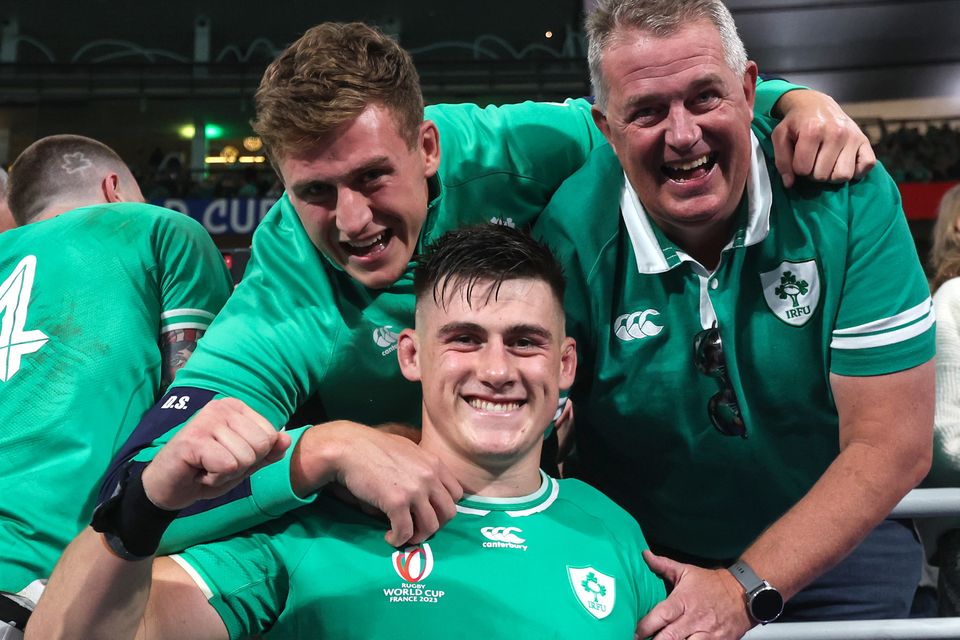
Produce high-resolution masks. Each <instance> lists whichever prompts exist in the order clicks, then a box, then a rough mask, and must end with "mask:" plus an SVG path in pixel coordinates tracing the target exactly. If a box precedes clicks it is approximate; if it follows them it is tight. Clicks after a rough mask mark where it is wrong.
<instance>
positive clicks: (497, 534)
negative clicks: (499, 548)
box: [480, 527, 526, 544]
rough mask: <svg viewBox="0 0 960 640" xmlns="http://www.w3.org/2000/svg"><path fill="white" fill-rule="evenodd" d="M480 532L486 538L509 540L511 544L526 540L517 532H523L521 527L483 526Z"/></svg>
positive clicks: (496, 540)
mask: <svg viewBox="0 0 960 640" xmlns="http://www.w3.org/2000/svg"><path fill="white" fill-rule="evenodd" d="M480 533H482V534H483V537H484V538H486V539H488V540H493V541H495V542H509V543H511V544H523V543H524V542H526V540H524V539H523V538H521V537H520V536H518V535H517V533H523V529H520V528H518V527H484V528H483V529H480Z"/></svg>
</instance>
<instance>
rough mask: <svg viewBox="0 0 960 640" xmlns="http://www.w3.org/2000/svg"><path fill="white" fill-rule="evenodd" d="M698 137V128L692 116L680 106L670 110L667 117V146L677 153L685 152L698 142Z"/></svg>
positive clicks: (694, 117)
mask: <svg viewBox="0 0 960 640" xmlns="http://www.w3.org/2000/svg"><path fill="white" fill-rule="evenodd" d="M700 135H701V133H700V126H699V125H698V124H697V119H696V116H695V115H694V114H692V113H690V112H689V111H688V110H687V109H686V108H685V107H684V106H682V105H677V106H674V107H673V108H671V109H670V115H669V116H667V135H666V142H667V144H668V145H670V146H671V147H673V148H674V149H676V150H677V151H686V150H687V149H690V148H691V147H693V146H694V145H695V144H697V142H699V141H700Z"/></svg>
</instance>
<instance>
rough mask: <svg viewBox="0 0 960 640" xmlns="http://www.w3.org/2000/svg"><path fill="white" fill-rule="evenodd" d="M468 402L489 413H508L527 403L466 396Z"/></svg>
mask: <svg viewBox="0 0 960 640" xmlns="http://www.w3.org/2000/svg"><path fill="white" fill-rule="evenodd" d="M465 400H466V401H467V404H469V405H470V406H471V407H473V408H474V409H476V410H478V411H485V412H487V413H508V412H510V411H516V410H517V409H519V408H520V407H521V406H523V405H524V404H525V402H524V401H516V400H514V401H509V402H493V401H490V400H481V399H480V398H465Z"/></svg>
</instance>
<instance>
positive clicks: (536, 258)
mask: <svg viewBox="0 0 960 640" xmlns="http://www.w3.org/2000/svg"><path fill="white" fill-rule="evenodd" d="M416 262H417V264H416V268H415V270H414V273H413V290H414V293H416V296H417V300H418V301H419V300H421V299H422V297H423V296H425V295H427V294H428V293H430V294H432V296H433V301H434V302H435V303H437V304H438V305H440V306H443V305H444V304H445V301H446V296H447V293H448V291H456V290H457V289H460V288H463V289H464V292H465V293H466V296H467V300H468V301H469V300H470V299H471V296H472V292H473V287H474V286H476V285H477V284H478V283H487V282H490V283H493V285H494V286H492V287H491V288H490V291H489V292H488V300H489V298H490V297H492V298H494V299H496V296H497V294H498V292H499V291H500V285H501V284H503V282H505V281H507V280H516V279H520V278H532V279H535V280H542V281H544V282H546V283H547V284H548V285H549V286H550V290H551V291H552V292H553V295H554V296H556V299H557V303H558V304H559V305H560V306H561V307H562V305H563V292H564V289H565V287H566V280H565V279H564V276H563V267H561V266H560V263H559V262H558V261H557V259H556V257H555V256H554V255H553V252H552V251H550V248H549V247H547V246H546V245H545V244H543V243H541V242H538V241H537V240H534V239H533V238H531V237H530V235H529V234H528V233H526V232H524V231H520V230H518V229H514V228H512V227H508V226H506V225H500V224H482V225H475V226H469V227H464V228H462V229H457V230H456V231H449V232H447V233H445V234H443V235H442V236H440V237H439V238H437V240H435V241H434V242H432V243H431V244H430V245H429V246H427V247H426V249H425V250H424V252H423V253H422V254H420V255H418V256H417V257H416Z"/></svg>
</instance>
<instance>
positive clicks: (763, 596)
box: [727, 560, 783, 624]
mask: <svg viewBox="0 0 960 640" xmlns="http://www.w3.org/2000/svg"><path fill="white" fill-rule="evenodd" d="M727 571H729V572H730V573H732V574H733V577H734V578H736V579H737V582H739V583H740V586H742V587H743V591H744V597H745V598H746V601H747V613H749V614H750V617H751V618H752V619H753V621H754V622H759V623H760V624H767V623H768V622H773V621H774V620H776V619H777V618H779V617H780V614H781V613H783V596H781V595H780V592H779V591H777V589H776V587H773V586H772V585H771V584H770V583H769V582H767V581H766V580H764V579H763V578H761V577H760V576H758V575H757V574H756V573H754V572H753V569H751V568H750V565H748V564H747V563H746V562H744V561H743V560H737V561H736V562H734V563H733V564H732V565H730V566H729V567H727Z"/></svg>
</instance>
